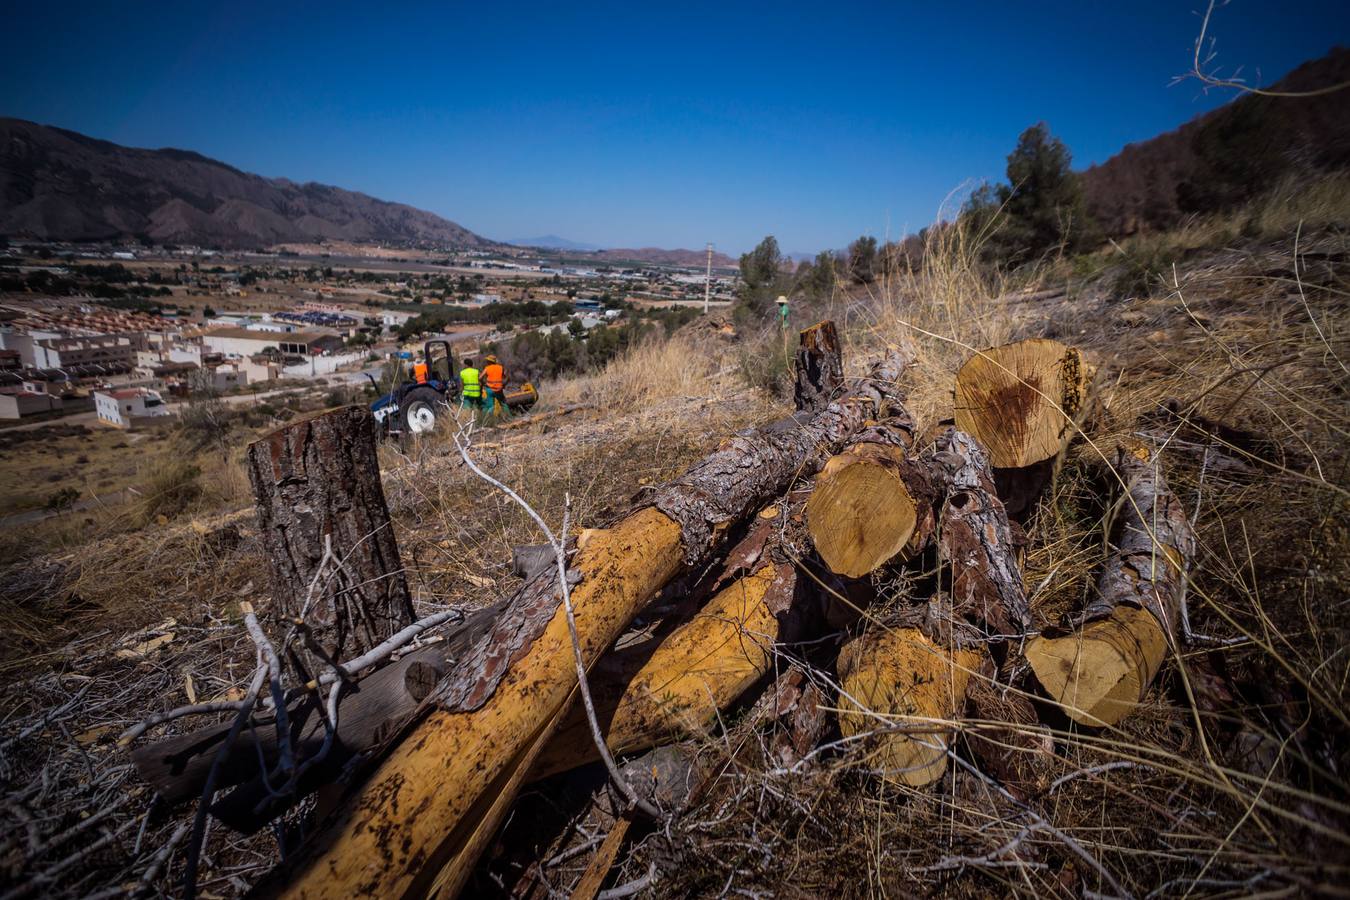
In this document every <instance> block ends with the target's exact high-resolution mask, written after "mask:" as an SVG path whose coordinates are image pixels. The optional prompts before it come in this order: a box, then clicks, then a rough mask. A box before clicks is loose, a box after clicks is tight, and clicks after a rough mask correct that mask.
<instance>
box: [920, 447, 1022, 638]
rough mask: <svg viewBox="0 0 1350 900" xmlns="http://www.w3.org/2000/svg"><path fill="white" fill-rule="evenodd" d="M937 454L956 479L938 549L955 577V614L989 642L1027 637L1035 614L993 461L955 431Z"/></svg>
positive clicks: (943, 516)
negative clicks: (997, 487) (978, 628)
mask: <svg viewBox="0 0 1350 900" xmlns="http://www.w3.org/2000/svg"><path fill="white" fill-rule="evenodd" d="M935 451H936V452H935V454H934V458H935V459H936V460H937V461H938V462H939V463H941V464H943V465H944V466H946V468H947V472H948V477H949V478H950V487H949V488H948V491H947V499H946V502H945V503H944V504H943V507H942V514H941V516H940V518H939V523H938V533H939V538H938V548H939V552H940V554H941V557H942V561H943V563H944V564H945V566H946V567H947V568H948V570H949V572H950V575H951V588H950V599H951V606H952V610H951V611H952V614H953V615H954V616H958V617H960V618H962V619H964V620H966V621H968V622H973V623H976V624H979V625H981V626H982V627H983V628H984V630H985V632H986V636H987V637H996V636H999V635H1003V636H1009V635H1020V634H1023V633H1025V632H1026V630H1027V628H1028V627H1029V626H1030V623H1031V610H1030V606H1029V605H1028V603H1027V594H1026V587H1025V586H1024V585H1023V583H1022V568H1021V566H1019V565H1018V564H1017V558H1016V555H1015V549H1014V546H1013V537H1012V531H1011V529H1010V528H1009V525H1008V516H1007V514H1006V512H1005V511H1004V509H1003V504H1002V503H1001V502H1000V501H999V499H998V495H997V492H996V490H995V487H994V477H993V472H992V471H991V469H990V467H989V458H988V456H987V455H986V454H985V452H984V448H982V447H981V446H980V445H979V444H978V443H976V442H975V440H974V438H972V437H971V436H970V435H968V434H966V433H965V432H963V431H958V430H957V429H955V428H950V429H948V430H947V431H946V433H945V434H943V435H942V437H940V438H939V439H938V441H937V444H936V445H935Z"/></svg>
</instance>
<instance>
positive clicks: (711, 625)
mask: <svg viewBox="0 0 1350 900" xmlns="http://www.w3.org/2000/svg"><path fill="white" fill-rule="evenodd" d="M795 580H796V578H795V573H794V570H793V567H792V566H791V564H788V563H777V564H775V563H768V564H766V565H764V566H762V567H761V568H759V569H758V570H756V571H755V572H753V573H752V574H750V575H747V576H746V577H744V578H740V579H738V580H736V581H733V582H732V583H731V584H729V585H727V586H726V587H724V588H723V589H722V590H720V591H718V592H717V593H716V594H715V595H714V596H713V597H712V599H710V600H709V601H708V603H707V604H706V605H705V606H704V607H703V609H702V610H700V611H699V613H698V614H697V615H696V616H694V618H692V619H690V620H689V621H688V622H686V623H685V624H683V625H681V626H680V627H679V628H677V629H675V630H674V631H672V632H671V633H670V634H669V635H667V636H666V637H665V638H663V639H660V642H659V643H658V644H657V645H656V647H655V649H649V648H647V647H646V646H641V647H635V648H632V650H631V651H629V652H620V653H617V654H612V655H611V656H608V657H606V658H605V659H604V660H603V661H602V662H601V663H600V664H599V665H598V666H597V667H596V671H595V677H594V678H593V679H592V696H593V698H594V700H595V705H596V718H597V719H598V720H599V723H600V728H601V731H602V732H603V733H604V735H605V743H606V744H607V745H608V746H609V749H610V750H611V751H612V752H614V753H616V754H619V753H632V752H634V751H637V750H643V749H646V748H648V747H654V746H656V745H658V744H663V743H667V742H668V741H673V740H678V739H680V738H683V737H689V736H697V735H700V734H702V733H703V732H705V731H706V730H707V728H708V727H709V726H710V725H712V724H713V723H714V722H715V721H716V720H717V715H718V713H719V712H721V711H723V710H725V709H726V708H727V707H729V706H730V705H731V704H732V703H734V702H735V701H736V700H737V698H739V697H740V696H741V695H742V694H743V693H745V691H746V690H747V689H748V688H750V687H751V686H752V685H753V684H754V683H755V682H757V681H759V680H760V678H762V677H763V676H764V674H765V673H766V672H768V670H769V665H770V662H771V660H772V648H773V645H774V643H775V641H777V639H778V619H777V617H776V616H775V615H774V614H773V612H772V611H771V610H770V608H769V604H768V603H767V602H766V598H767V597H768V596H769V595H770V592H775V591H776V592H779V593H781V592H783V591H785V590H786V591H787V592H788V593H789V595H790V593H791V590H792V585H793V583H794V582H795ZM654 640H655V639H654ZM598 758H599V756H598V754H597V753H596V749H595V741H594V739H593V738H592V736H591V730H590V725H589V723H587V721H586V714H585V710H584V709H583V708H582V707H581V706H580V704H578V705H575V706H573V708H572V712H571V714H570V715H569V716H568V717H567V718H566V719H565V720H564V722H563V724H562V725H560V726H559V727H558V730H557V731H556V732H555V733H554V735H553V738H552V739H551V741H550V742H549V745H548V747H547V748H546V749H545V750H544V752H543V753H542V754H541V756H540V759H539V760H538V762H537V763H536V764H535V769H534V771H533V772H532V773H531V777H532V778H545V777H547V776H549V775H552V774H555V773H557V772H565V771H567V770H568V769H573V768H576V767H577V766H580V765H584V764H585V763H588V762H592V761H594V760H596V759H598Z"/></svg>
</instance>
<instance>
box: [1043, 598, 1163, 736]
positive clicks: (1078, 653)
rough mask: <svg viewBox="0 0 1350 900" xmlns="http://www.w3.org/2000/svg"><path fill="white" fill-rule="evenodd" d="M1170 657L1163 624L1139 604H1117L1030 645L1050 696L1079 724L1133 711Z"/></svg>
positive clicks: (1111, 720) (1095, 723) (1111, 719)
mask: <svg viewBox="0 0 1350 900" xmlns="http://www.w3.org/2000/svg"><path fill="white" fill-rule="evenodd" d="M1166 655H1167V635H1166V634H1164V633H1163V630H1162V626H1160V625H1159V624H1158V620H1157V619H1155V618H1154V617H1153V614H1152V613H1150V612H1148V610H1144V609H1139V608H1138V607H1135V606H1118V607H1116V608H1115V610H1113V611H1112V613H1111V616H1110V618H1106V619H1101V620H1099V621H1096V622H1089V623H1088V624H1087V625H1085V626H1083V629H1082V631H1077V632H1074V633H1073V634H1069V635H1065V636H1064V637H1057V638H1037V639H1035V640H1033V641H1031V642H1030V643H1029V644H1028V645H1027V662H1029V663H1030V664H1031V669H1032V671H1034V672H1035V673H1036V678H1037V680H1038V681H1040V683H1041V687H1043V688H1045V692H1046V694H1048V695H1049V697H1050V699H1051V700H1054V701H1055V702H1056V703H1058V704H1059V705H1060V706H1061V707H1062V708H1063V709H1064V712H1065V713H1066V714H1067V715H1068V716H1069V718H1071V719H1073V720H1074V721H1075V722H1079V723H1081V724H1083V725H1093V726H1098V727H1100V726H1102V725H1114V724H1115V723H1117V722H1119V721H1120V720H1121V719H1123V718H1124V717H1125V715H1126V714H1127V713H1129V712H1130V710H1132V709H1134V707H1135V706H1136V705H1137V704H1138V703H1139V698H1140V697H1142V696H1143V694H1144V691H1145V690H1146V689H1147V688H1148V686H1149V685H1150V684H1151V683H1152V682H1153V676H1154V675H1156V674H1158V668H1159V667H1160V666H1161V665H1162V661H1163V658H1164V657H1165V656H1166Z"/></svg>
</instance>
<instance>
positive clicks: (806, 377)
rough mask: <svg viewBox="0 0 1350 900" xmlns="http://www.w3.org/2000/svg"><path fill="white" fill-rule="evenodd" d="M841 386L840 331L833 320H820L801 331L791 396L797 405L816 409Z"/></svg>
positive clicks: (842, 371)
mask: <svg viewBox="0 0 1350 900" xmlns="http://www.w3.org/2000/svg"><path fill="white" fill-rule="evenodd" d="M843 388H844V357H843V352H842V351H841V349H840V347H839V332H838V331H837V330H835V327H834V323H833V322H830V321H828V320H827V321H824V322H819V323H817V324H815V325H812V326H811V327H810V328H808V329H806V330H805V331H803V332H802V333H801V345H800V346H799V347H798V348H797V368H796V383H795V385H794V387H793V391H792V399H793V401H794V402H795V403H796V404H797V409H802V410H810V411H811V412H815V411H817V410H821V409H824V408H825V407H826V406H828V405H829V403H830V401H831V400H833V399H834V398H835V397H837V396H839V395H840V394H841V393H842V392H843Z"/></svg>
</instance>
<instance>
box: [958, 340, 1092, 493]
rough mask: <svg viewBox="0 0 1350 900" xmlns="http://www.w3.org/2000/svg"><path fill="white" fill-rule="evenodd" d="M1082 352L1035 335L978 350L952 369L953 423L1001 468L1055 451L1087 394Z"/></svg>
mask: <svg viewBox="0 0 1350 900" xmlns="http://www.w3.org/2000/svg"><path fill="white" fill-rule="evenodd" d="M1087 383H1088V377H1087V368H1086V367H1085V366H1084V364H1083V358H1082V355H1081V354H1079V352H1078V351H1077V350H1075V349H1074V348H1072V347H1066V346H1065V345H1063V344H1061V343H1060V342H1059V341H1051V340H1046V339H1044V338H1035V339H1032V340H1026V341H1018V342H1017V343H1015V344H1005V345H1003V346H1002V347H994V348H992V349H989V350H985V351H982V352H981V353H978V354H976V355H975V356H974V357H972V358H971V359H969V360H968V361H967V362H966V364H965V365H963V366H962V367H961V370H960V371H959V372H957V373H956V427H957V428H959V429H961V430H962V431H964V432H966V433H967V434H970V435H971V436H972V437H974V438H975V439H976V440H978V441H979V442H980V443H981V444H983V445H984V446H985V447H986V448H988V450H989V457H990V462H991V463H992V464H993V465H994V466H995V467H996V468H1000V469H1006V468H1021V467H1022V466H1029V465H1031V464H1032V463H1038V462H1040V461H1041V460H1044V459H1049V458H1051V457H1053V456H1056V455H1057V454H1058V453H1059V451H1060V448H1061V447H1063V445H1064V443H1065V441H1066V438H1067V437H1068V432H1069V429H1070V428H1071V427H1072V425H1073V420H1074V417H1075V416H1076V415H1077V414H1078V412H1079V410H1081V409H1082V407H1083V405H1084V402H1085V398H1086V394H1087Z"/></svg>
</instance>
